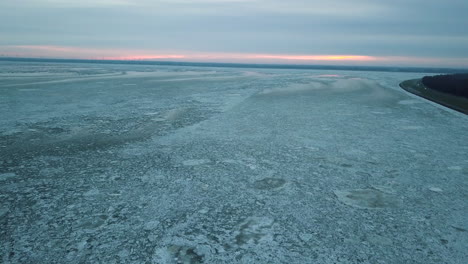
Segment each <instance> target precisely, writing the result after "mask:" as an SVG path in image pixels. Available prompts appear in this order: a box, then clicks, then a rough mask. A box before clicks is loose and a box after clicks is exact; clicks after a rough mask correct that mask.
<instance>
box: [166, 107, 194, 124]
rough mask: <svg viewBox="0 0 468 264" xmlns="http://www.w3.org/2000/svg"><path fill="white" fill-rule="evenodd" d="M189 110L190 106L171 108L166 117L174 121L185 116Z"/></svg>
mask: <svg viewBox="0 0 468 264" xmlns="http://www.w3.org/2000/svg"><path fill="white" fill-rule="evenodd" d="M187 112H188V108H176V109H171V110H169V111H167V112H166V113H165V115H164V117H165V118H166V119H167V120H169V121H174V120H177V119H179V118H180V117H181V116H183V115H184V114H185V113H187Z"/></svg>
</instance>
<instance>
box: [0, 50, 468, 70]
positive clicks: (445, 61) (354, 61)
mask: <svg viewBox="0 0 468 264" xmlns="http://www.w3.org/2000/svg"><path fill="white" fill-rule="evenodd" d="M1 56H3V57H24V58H27V57H30V58H62V59H97V60H169V61H171V60H172V61H187V62H224V63H226V62H227V63H272V64H275V63H300V64H308V63H310V64H313V63H323V64H328V65H332V64H343V65H344V64H347V65H382V66H383V65H392V66H395V65H400V66H451V67H453V66H455V67H468V58H431V57H406V56H367V55H348V54H327V55H317V54H315V55H307V54H306V55H291V54H261V53H219V52H218V53H217V52H191V51H184V52H181V51H151V50H132V49H105V48H84V47H72V46H54V45H16V46H11V45H10V46H6V45H4V46H2V45H0V57H1Z"/></svg>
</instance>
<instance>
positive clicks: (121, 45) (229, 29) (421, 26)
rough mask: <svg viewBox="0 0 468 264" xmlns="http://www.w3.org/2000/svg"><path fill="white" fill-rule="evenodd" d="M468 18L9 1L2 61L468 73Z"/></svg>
mask: <svg viewBox="0 0 468 264" xmlns="http://www.w3.org/2000/svg"><path fill="white" fill-rule="evenodd" d="M467 12H468V1H465V0H463V1H462V0H446V1H440V0H437V1H436V0H425V1H423V0H411V1H404V0H392V1H375V0H354V1H349V0H328V1H323V0H320V1H316V0H289V1H281V0H165V1H164V0H159V1H151V0H132V1H130V0H101V1H98V0H80V1H71V0H70V1H67V0H2V1H0V36H1V37H0V55H3V56H8V55H12V54H13V55H14V54H19V55H31V56H34V55H36V54H37V55H36V56H38V57H41V56H44V54H43V53H41V52H40V51H34V49H32V48H31V49H30V50H29V51H28V52H29V53H28V52H26V51H25V50H26V49H27V48H26V47H27V46H31V47H33V46H35V47H37V46H54V47H70V48H81V49H83V50H85V49H87V50H98V51H99V50H115V54H113V55H114V56H122V57H124V56H131V55H132V54H130V53H131V52H137V51H138V52H140V53H145V52H146V53H148V52H149V53H152V54H196V53H200V54H208V53H217V54H220V53H223V54H228V53H229V54H243V53H246V54H283V55H284V54H287V55H335V54H339V55H344V54H346V55H360V56H374V57H399V58H401V57H408V58H419V59H420V61H419V62H418V61H417V60H416V59H415V60H414V61H413V64H414V65H419V64H421V63H422V62H423V61H424V60H423V59H424V58H427V59H432V62H433V63H436V64H437V63H440V65H444V66H446V65H454V66H468V49H467V48H466V47H468V27H467V25H468V16H467V15H466V14H467ZM16 46H21V47H23V48H16V49H15V47H16ZM117 51H118V52H117ZM97 53H98V52H97ZM117 53H119V54H117ZM120 53H122V54H120ZM124 53H126V54H124ZM52 55H53V54H51V55H48V56H52ZM56 56H57V57H63V56H66V53H64V52H62V53H57V55H56ZM80 56H81V57H84V58H86V57H90V56H96V54H94V53H93V54H91V53H90V54H89V56H87V55H86V54H85V53H83V54H81V55H80ZM103 56H105V55H103ZM68 57H74V55H73V54H70V56H68ZM199 59H200V58H199ZM201 60H202V59H201ZM409 60H411V59H409ZM395 62H397V60H395ZM375 63H377V62H375ZM398 63H401V60H400V61H399V62H398ZM411 63H412V62H411V61H409V62H407V63H406V64H411ZM430 66H437V65H430Z"/></svg>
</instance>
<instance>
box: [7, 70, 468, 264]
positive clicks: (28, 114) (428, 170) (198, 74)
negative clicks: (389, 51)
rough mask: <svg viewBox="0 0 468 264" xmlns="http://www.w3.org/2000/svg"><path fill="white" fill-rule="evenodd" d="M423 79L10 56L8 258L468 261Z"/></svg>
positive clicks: (457, 120)
mask: <svg viewBox="0 0 468 264" xmlns="http://www.w3.org/2000/svg"><path fill="white" fill-rule="evenodd" d="M423 75H424V74H423V73H421V74H416V73H379V72H340V71H316V70H308V71H301V70H261V69H228V68H195V67H162V66H136V65H135V66H131V65H125V66H119V65H99V64H89V65H88V64H52V63H50V64H46V63H36V64H33V63H29V64H28V63H7V62H2V63H0V113H1V118H0V226H1V228H0V241H1V242H0V262H2V263H321V264H327V263H421V264H428V263H460V264H461V263H468V256H467V252H468V247H467V245H468V232H467V230H468V203H467V197H468V196H467V190H468V186H467V185H468V180H467V178H468V143H467V142H468V118H467V116H464V115H462V114H459V113H456V112H453V111H451V110H447V109H445V108H443V107H440V106H437V105H435V104H433V103H428V102H427V101H425V100H424V99H421V98H417V97H415V96H412V95H409V94H407V93H406V92H404V91H403V90H400V89H399V88H398V83H399V82H401V81H403V80H406V79H411V78H418V77H421V76H423Z"/></svg>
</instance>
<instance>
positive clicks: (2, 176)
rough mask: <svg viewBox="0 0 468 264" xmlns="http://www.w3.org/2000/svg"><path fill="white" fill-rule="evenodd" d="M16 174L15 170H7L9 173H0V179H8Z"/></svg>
mask: <svg viewBox="0 0 468 264" xmlns="http://www.w3.org/2000/svg"><path fill="white" fill-rule="evenodd" d="M15 176H16V174H15V173H13V172H7V173H0V181H4V180H8V179H10V178H13V177H15Z"/></svg>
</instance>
